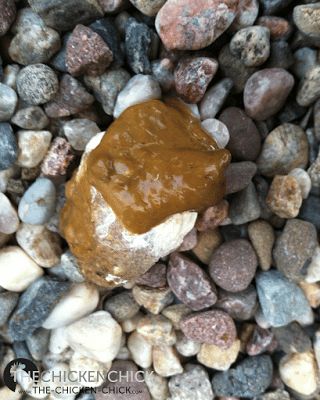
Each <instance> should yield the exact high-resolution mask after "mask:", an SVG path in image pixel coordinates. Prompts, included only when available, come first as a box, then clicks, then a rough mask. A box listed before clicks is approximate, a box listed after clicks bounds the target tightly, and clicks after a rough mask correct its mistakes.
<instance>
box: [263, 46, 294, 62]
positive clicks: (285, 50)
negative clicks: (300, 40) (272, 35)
mask: <svg viewBox="0 0 320 400" xmlns="http://www.w3.org/2000/svg"><path fill="white" fill-rule="evenodd" d="M293 62H294V59H293V55H292V52H291V48H290V46H289V44H288V42H286V41H284V40H277V41H275V42H271V44H270V56H269V58H268V61H267V63H266V67H267V68H283V69H289V68H290V67H291V65H292V64H293Z"/></svg>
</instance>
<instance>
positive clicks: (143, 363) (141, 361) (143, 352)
mask: <svg viewBox="0 0 320 400" xmlns="http://www.w3.org/2000/svg"><path fill="white" fill-rule="evenodd" d="M127 346H128V349H129V351H130V354H131V356H132V359H133V361H134V362H135V363H136V364H137V365H139V367H142V368H149V367H150V366H151V365H152V345H151V344H150V343H149V342H148V341H147V340H146V339H145V338H144V337H143V336H142V335H141V334H140V333H138V332H137V331H134V332H133V333H131V335H130V336H129V337H128V341H127Z"/></svg>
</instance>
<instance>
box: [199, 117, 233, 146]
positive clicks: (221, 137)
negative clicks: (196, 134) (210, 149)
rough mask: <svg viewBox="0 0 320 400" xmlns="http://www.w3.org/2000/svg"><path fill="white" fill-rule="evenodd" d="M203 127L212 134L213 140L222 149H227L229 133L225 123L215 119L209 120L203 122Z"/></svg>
mask: <svg viewBox="0 0 320 400" xmlns="http://www.w3.org/2000/svg"><path fill="white" fill-rule="evenodd" d="M201 126H202V128H204V129H205V130H206V131H207V132H208V133H209V134H210V136H211V137H212V139H214V140H215V141H216V142H217V144H218V146H219V147H220V148H221V149H223V148H225V147H226V145H227V144H228V143H229V140H230V135H229V131H228V128H227V127H226V126H225V124H224V123H223V122H221V121H219V120H217V119H215V118H208V119H205V120H204V121H202V122H201Z"/></svg>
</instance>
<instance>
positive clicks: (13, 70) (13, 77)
mask: <svg viewBox="0 0 320 400" xmlns="http://www.w3.org/2000/svg"><path fill="white" fill-rule="evenodd" d="M19 71H20V67H19V65H17V64H8V65H7V66H6V67H5V68H4V70H3V78H2V83H3V84H4V85H7V86H10V87H11V88H12V89H14V90H16V81H17V76H18V73H19Z"/></svg>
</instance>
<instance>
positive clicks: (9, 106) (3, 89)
mask: <svg viewBox="0 0 320 400" xmlns="http://www.w3.org/2000/svg"><path fill="white" fill-rule="evenodd" d="M17 102H18V97H17V94H16V92H15V91H14V90H13V89H11V87H9V86H7V85H4V84H3V83H0V121H7V120H9V119H10V118H11V117H12V115H13V113H14V110H15V109H16V106H17Z"/></svg>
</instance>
